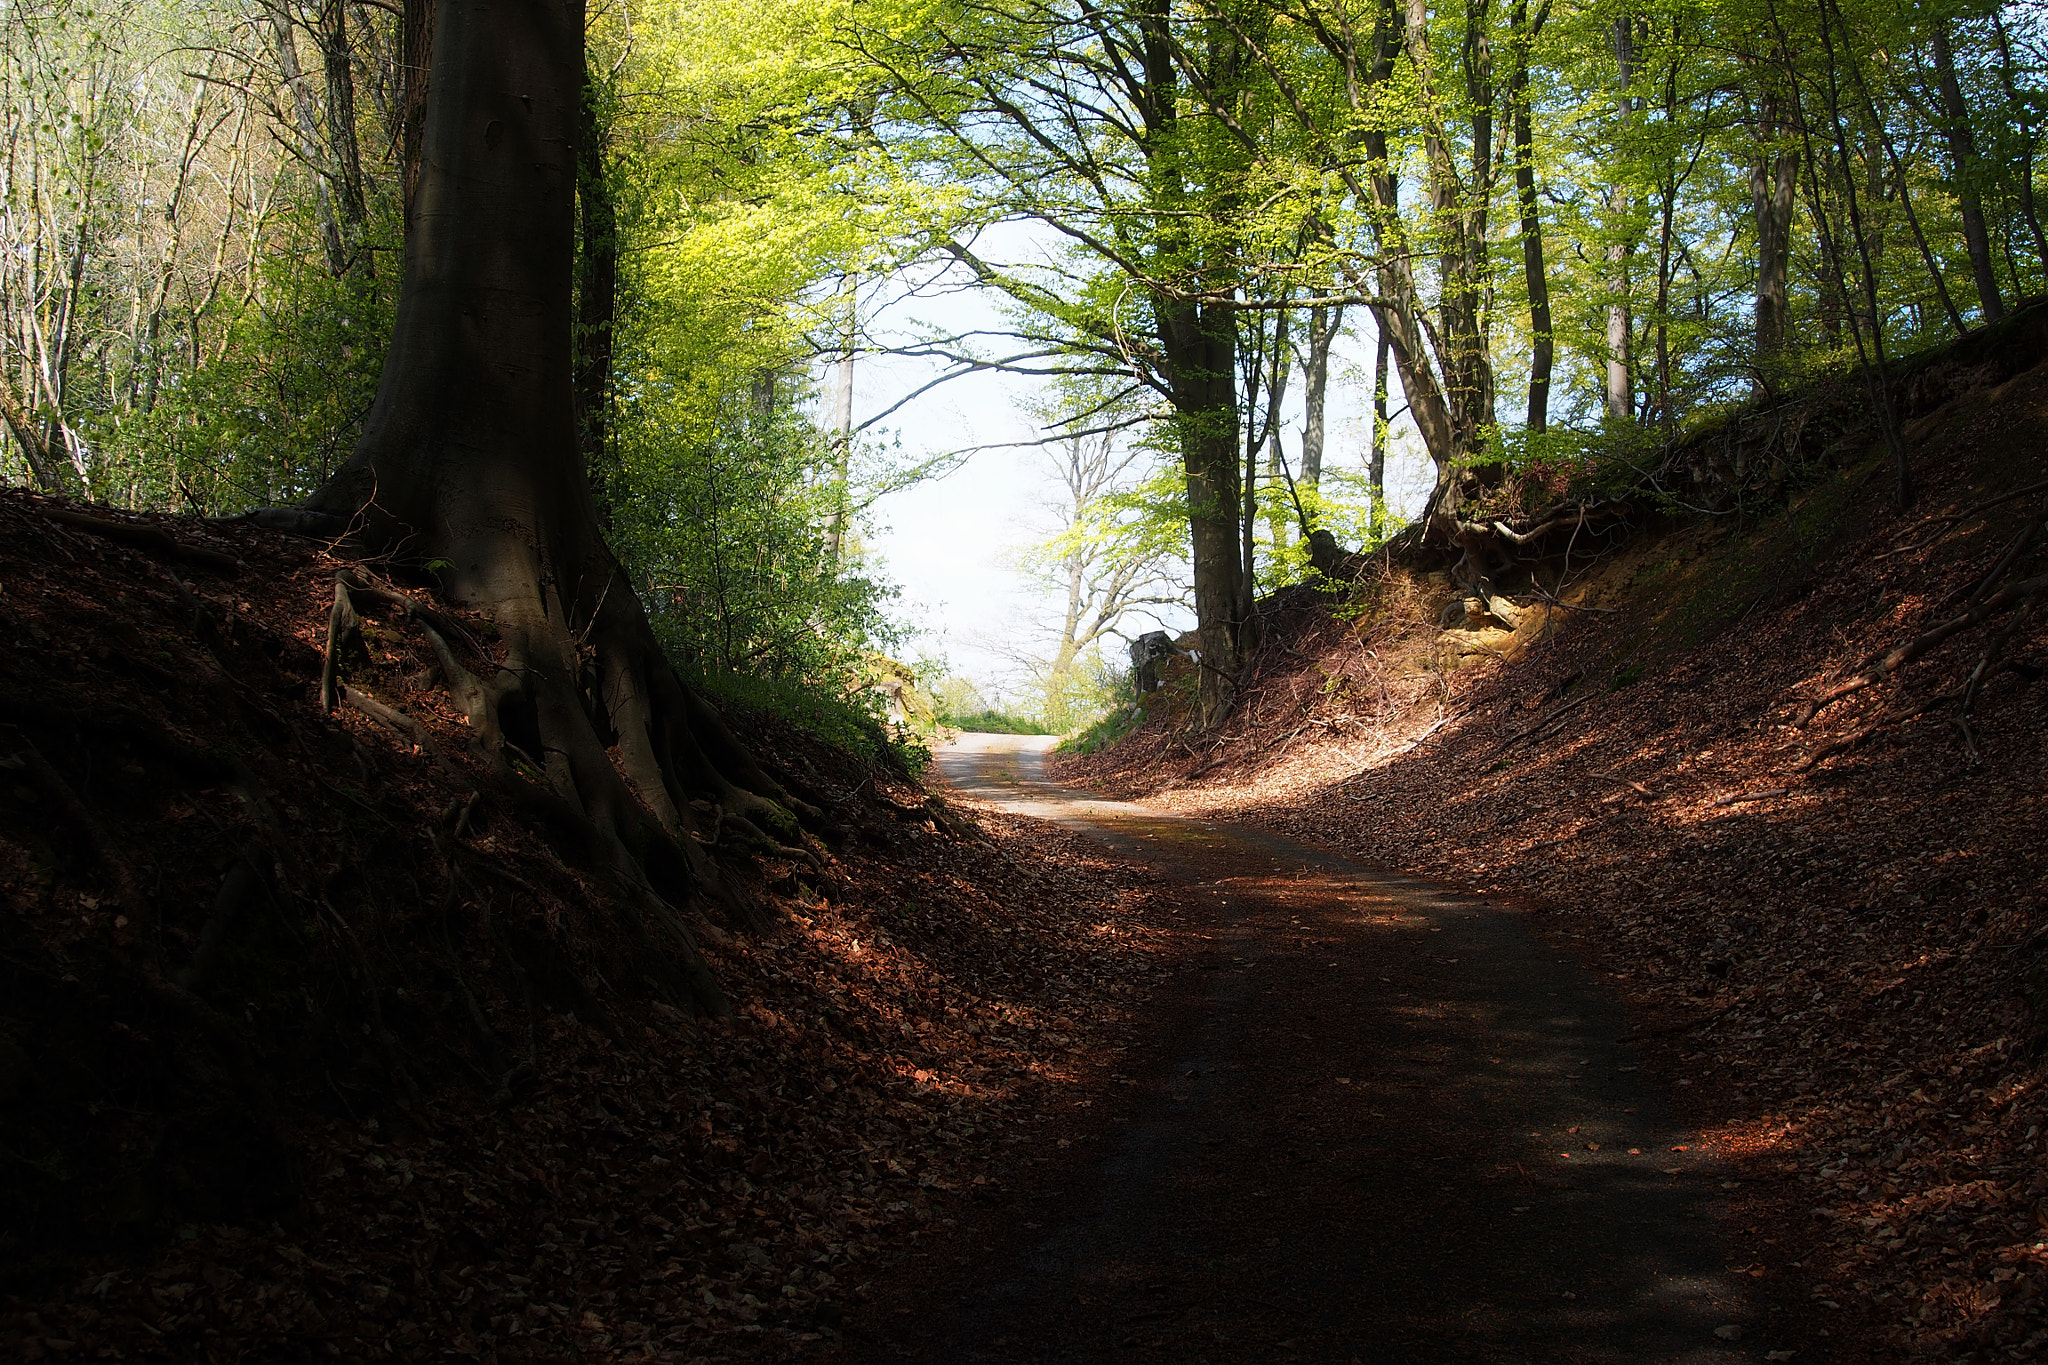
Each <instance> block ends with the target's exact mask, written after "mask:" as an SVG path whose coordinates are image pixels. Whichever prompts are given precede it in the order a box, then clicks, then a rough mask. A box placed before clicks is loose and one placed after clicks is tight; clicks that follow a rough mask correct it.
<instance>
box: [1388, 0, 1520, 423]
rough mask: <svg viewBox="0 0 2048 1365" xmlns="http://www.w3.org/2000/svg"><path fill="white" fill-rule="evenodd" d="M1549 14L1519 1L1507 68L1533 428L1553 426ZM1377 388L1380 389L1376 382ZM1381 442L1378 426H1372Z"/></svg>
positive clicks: (1512, 17) (1511, 19)
mask: <svg viewBox="0 0 2048 1365" xmlns="http://www.w3.org/2000/svg"><path fill="white" fill-rule="evenodd" d="M1549 17H1550V4H1549V0H1544V4H1543V5H1542V6H1541V7H1540V8H1539V9H1538V10H1537V11H1536V17H1535V19H1534V20H1533V21H1532V20H1531V19H1530V18H1529V5H1528V0H1515V7H1514V11H1513V13H1512V14H1511V15H1510V16H1509V26H1510V32H1511V33H1512V34H1513V41H1514V64H1513V65H1512V66H1511V67H1510V68H1509V72H1508V117H1509V120H1510V122H1511V124H1512V126H1513V132H1514V141H1515V203H1516V205H1517V207H1519V208H1520V210H1521V214H1522V278H1523V282H1524V283H1525V285H1526V286H1527V289H1528V293H1529V337H1530V355H1529V415H1528V425H1529V430H1531V431H1544V430H1547V429H1548V428H1549V425H1550V371H1551V366H1552V363H1553V357H1554V355H1555V349H1554V347H1555V342H1554V341H1553V339H1552V337H1551V334H1550V274H1549V272H1548V270H1546V269H1545V267H1544V261H1543V218H1542V214H1541V211H1540V208H1539V205H1538V204H1537V200H1536V154H1535V147H1534V137H1533V133H1532V129H1531V126H1530V124H1531V115H1530V110H1529V98H1530V96H1529V49H1530V48H1531V47H1532V46H1534V44H1535V42H1536V39H1537V37H1538V36H1539V35H1540V34H1541V33H1542V32H1543V24H1544V21H1545V20H1546V19H1548V18H1549ZM1385 360H1386V351H1385V346H1384V343H1382V346H1381V351H1380V362H1381V363H1380V365H1379V366H1378V368H1377V370H1376V373H1377V374H1379V375H1380V376H1381V377H1382V378H1384V375H1385V370H1386V365H1385ZM1374 387H1375V390H1376V391H1377V390H1378V388H1379V385H1378V383H1377V382H1376V383H1375V385H1374ZM1373 439H1374V442H1375V447H1377V442H1378V439H1379V437H1378V429H1377V428H1375V429H1374V438H1373Z"/></svg>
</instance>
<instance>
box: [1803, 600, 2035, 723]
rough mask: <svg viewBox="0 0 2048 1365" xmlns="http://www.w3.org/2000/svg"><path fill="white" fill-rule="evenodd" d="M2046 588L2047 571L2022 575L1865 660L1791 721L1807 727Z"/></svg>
mask: <svg viewBox="0 0 2048 1365" xmlns="http://www.w3.org/2000/svg"><path fill="white" fill-rule="evenodd" d="M2043 592H2048V574H2039V575H2036V576H2035V577H2033V578H2027V579H2022V580H2020V581H2019V582H2017V583H2011V584H2008V585H2006V586H2005V587H2003V588H2001V589H1999V590H1998V591H1997V592H1995V593H1993V594H1992V595H1991V596H1989V597H1987V598H1985V599H1984V600H1983V601H1981V602H1979V603H1977V604H1976V605H1975V606H1973V607H1971V608H1970V609H1969V610H1968V611H1965V612H1962V613H1961V614H1960V615H1957V616H1952V617H1950V618H1949V619H1948V620H1946V621H1943V622H1942V623H1941V624H1940V625H1938V626H1935V627H1934V628H1933V629H1931V630H1926V631H1922V632H1921V633H1920V634H1918V635H1916V636H1914V637H1913V638H1912V639H1910V640H1907V641H1904V642H1903V643H1901V644H1898V645H1895V646H1893V647H1892V648H1891V649H1889V650H1886V651H1885V652H1883V653H1882V654H1880V655H1878V656H1876V657H1875V658H1874V659H1870V660H1866V662H1865V666H1864V667H1863V668H1861V669H1859V670H1858V671H1857V672H1856V674H1855V675H1854V676H1852V677H1850V678H1848V679H1845V680H1844V681H1842V682H1839V683H1837V684H1835V686H1834V687H1832V688H1830V689H1828V691H1826V692H1824V693H1822V694H1821V695H1820V696H1819V697H1816V698H1815V699H1814V700H1812V701H1810V702H1807V703H1806V704H1805V705H1804V706H1801V707H1800V708H1799V710H1798V711H1797V712H1795V713H1794V715H1793V717H1792V724H1793V725H1795V726H1797V727H1799V728H1801V729H1804V728H1805V727H1806V726H1808V725H1811V724H1812V723H1813V718H1814V717H1815V716H1818V715H1819V714H1820V713H1821V712H1822V711H1825V710H1826V709H1827V708H1828V707H1830V706H1832V705H1834V704H1835V703H1836V702H1838V701H1840V700H1841V699H1842V698H1844V697H1846V696H1850V695H1852V694H1853V693H1856V692H1861V691H1862V690H1863V689H1864V688H1866V687H1872V686H1875V685H1876V684H1878V683H1880V682H1883V681H1884V680H1885V679H1886V678H1889V677H1891V676H1892V675H1893V674H1894V673H1896V672H1898V671H1899V670H1900V669H1901V668H1904V667H1905V666H1906V665H1907V664H1909V663H1911V662H1913V660H1915V659H1917V658H1919V657H1920V656H1921V655H1923V654H1925V653H1927V652H1928V651H1929V650H1931V649H1934V648H1935V647H1936V646H1938V645H1940V644H1942V643H1943V642H1945V641H1947V640H1948V639H1950V638H1952V637H1953V636H1955V635H1958V634H1960V633H1962V632H1963V631H1965V630H1968V629H1969V628H1970V627H1972V626H1976V625H1981V624H1982V623H1984V622H1985V621H1988V620H1990V619H1991V618H1992V617H1994V616H1997V615H1999V614H2000V613H2002V612H2005V611H2009V610H2011V609H2012V608H2014V607H2017V606H2019V605H2020V604H2021V603H2023V602H2030V601H2031V600H2032V599H2033V598H2035V597H2037V596H2039V595H2040V594H2041V593H2043Z"/></svg>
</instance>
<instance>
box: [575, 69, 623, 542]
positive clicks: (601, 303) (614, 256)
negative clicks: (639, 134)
mask: <svg viewBox="0 0 2048 1365" xmlns="http://www.w3.org/2000/svg"><path fill="white" fill-rule="evenodd" d="M600 98H601V92H600V91H599V89H598V88H597V86H596V84H595V82H593V81H592V80H591V79H590V78H589V77H588V75H586V76H585V78H584V82H583V93H582V97H581V98H580V99H579V100H578V102H577V105H578V107H577V140H576V205H577V210H578V214H579V217H580V228H581V232H580V236H581V239H582V241H581V246H582V250H581V251H580V252H578V253H577V259H576V275H577V279H576V377H575V395H576V437H577V447H578V449H579V450H581V451H582V454H583V467H584V468H585V469H586V470H587V471H589V474H590V489H591V494H592V497H593V498H594V499H595V501H596V503H597V520H598V525H600V526H602V527H603V528H604V529H605V530H607V531H609V530H610V529H611V528H612V513H613V499H614V496H615V490H614V489H613V487H612V482H613V479H614V476H615V474H616V469H615V464H616V461H615V460H614V459H613V457H612V450H611V446H610V443H609V438H610V429H611V389H612V337H613V332H614V330H615V327H616V324H617V319H618V307H619V304H618V299H619V218H618V211H617V208H616V207H615V206H614V205H613V203H612V192H611V182H610V181H609V180H608V179H607V178H606V175H605V153H606V150H607V148H606V141H607V137H606V128H605V125H604V120H603V119H602V118H601V117H600V112H599V108H598V104H599V100H600Z"/></svg>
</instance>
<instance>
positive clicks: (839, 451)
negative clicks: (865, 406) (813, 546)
mask: <svg viewBox="0 0 2048 1365" xmlns="http://www.w3.org/2000/svg"><path fill="white" fill-rule="evenodd" d="M845 321H846V331H845V333H844V335H843V336H842V337H841V339H840V345H839V366H838V374H837V381H838V382H837V385H836V387H835V388H834V390H833V398H832V402H833V413H832V433H833V435H832V458H833V480H834V482H833V487H834V490H835V491H834V494H833V498H834V501H833V506H832V519H831V521H830V522H829V523H828V524H827V526H826V531H825V553H826V554H827V555H829V556H830V557H831V560H832V567H833V568H834V569H835V570H836V569H837V568H838V567H839V565H840V564H841V563H842V562H843V559H844V556H845V553H846V519H847V515H848V512H849V508H848V494H847V488H846V482H847V480H848V479H850V478H852V477H853V357H854V351H855V350H856V348H857V347H858V345H859V342H860V276H858V275H855V274H851V273H849V274H848V275H847V277H846V318H845Z"/></svg>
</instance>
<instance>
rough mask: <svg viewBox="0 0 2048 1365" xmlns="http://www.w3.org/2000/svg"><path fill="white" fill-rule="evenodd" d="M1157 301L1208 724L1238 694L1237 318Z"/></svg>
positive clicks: (1201, 703) (1216, 308) (1214, 307)
mask: <svg viewBox="0 0 2048 1365" xmlns="http://www.w3.org/2000/svg"><path fill="white" fill-rule="evenodd" d="M1155 308H1156V310H1157V312H1158V316H1159V340H1160V345H1161V349H1162V350H1163V351H1164V352H1165V354H1166V358H1167V362H1168V367H1169V373H1170V376H1171V380H1172V386H1173V405H1174V408H1175V410H1176V413H1177V416H1178V419H1179V420H1178V426H1179V428H1180V433H1179V434H1180V449H1181V465H1182V468H1183V469H1184V471H1185V472H1186V475H1187V490H1188V540H1189V550H1190V562H1191V567H1192V568H1193V570H1194V580H1195V630H1196V632H1197V634H1198V636H1199V638H1200V640H1201V648H1200V655H1199V663H1200V666H1201V667H1200V679H1199V682H1198V683H1197V688H1198V692H1197V697H1198V709H1199V710H1200V712H1201V717H1202V723H1203V724H1204V725H1214V724H1215V723H1216V722H1217V721H1220V720H1221V719H1222V718H1223V715H1224V713H1225V712H1226V711H1228V710H1229V708H1230V703H1231V700H1232V699H1233V698H1234V697H1236V695H1237V671H1238V665H1239V660H1240V658H1241V653H1242V647H1243V628H1242V626H1243V623H1242V622H1241V621H1240V620H1239V618H1238V613H1239V611H1240V610H1241V608H1242V595H1243V574H1244V554H1243V549H1242V547H1241V546H1240V545H1239V543H1238V541H1239V521H1238V518H1239V515H1240V512H1239V508H1238V499H1239V497H1240V495H1241V492H1242V488H1241V485H1240V481H1239V480H1240V475H1239V471H1238V463H1237V447H1238V439H1237V425H1238V421H1237V419H1238V404H1237V321H1236V318H1235V316H1234V314H1233V312H1232V310H1231V309H1230V308H1228V307H1227V306H1226V305H1222V304H1210V305H1207V306H1202V305H1198V304H1194V303H1188V302H1184V301H1181V300H1173V299H1162V300H1159V301H1158V302H1157V303H1156V304H1155Z"/></svg>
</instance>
